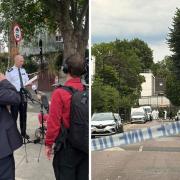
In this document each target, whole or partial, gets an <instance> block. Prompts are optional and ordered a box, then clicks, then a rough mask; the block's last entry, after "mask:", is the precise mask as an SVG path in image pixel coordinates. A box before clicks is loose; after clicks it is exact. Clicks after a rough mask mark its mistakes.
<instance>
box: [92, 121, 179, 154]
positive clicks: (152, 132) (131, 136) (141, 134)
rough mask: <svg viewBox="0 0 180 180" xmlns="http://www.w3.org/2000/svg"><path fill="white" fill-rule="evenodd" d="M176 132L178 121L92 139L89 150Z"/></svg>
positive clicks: (123, 144)
mask: <svg viewBox="0 0 180 180" xmlns="http://www.w3.org/2000/svg"><path fill="white" fill-rule="evenodd" d="M177 134H180V121H176V122H171V123H166V124H161V125H156V126H152V127H147V128H142V129H137V130H132V131H127V132H124V133H121V134H116V135H111V136H104V137H101V138H96V139H92V140H91V150H92V151H98V150H104V149H108V148H112V147H117V146H118V147H120V146H125V145H129V144H135V143H140V142H143V141H146V140H151V139H156V138H160V137H168V136H173V135H177Z"/></svg>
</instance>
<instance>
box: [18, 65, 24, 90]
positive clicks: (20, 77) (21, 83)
mask: <svg viewBox="0 0 180 180" xmlns="http://www.w3.org/2000/svg"><path fill="white" fill-rule="evenodd" d="M18 72H19V79H20V85H21V88H23V87H24V85H23V80H22V76H21V72H20V68H18Z"/></svg>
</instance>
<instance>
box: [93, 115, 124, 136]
mask: <svg viewBox="0 0 180 180" xmlns="http://www.w3.org/2000/svg"><path fill="white" fill-rule="evenodd" d="M121 132H123V124H122V120H121V117H120V116H119V114H117V113H112V112H105V113H95V114H93V116H92V121H91V135H92V137H95V136H103V135H112V134H115V133H121Z"/></svg>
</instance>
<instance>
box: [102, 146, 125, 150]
mask: <svg viewBox="0 0 180 180" xmlns="http://www.w3.org/2000/svg"><path fill="white" fill-rule="evenodd" d="M104 151H125V150H124V149H123V148H120V147H114V148H109V149H105V150H104Z"/></svg>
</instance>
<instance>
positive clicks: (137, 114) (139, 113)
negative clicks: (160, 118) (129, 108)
mask: <svg viewBox="0 0 180 180" xmlns="http://www.w3.org/2000/svg"><path fill="white" fill-rule="evenodd" d="M131 115H132V116H143V115H144V113H143V112H132V114H131Z"/></svg>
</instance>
